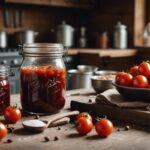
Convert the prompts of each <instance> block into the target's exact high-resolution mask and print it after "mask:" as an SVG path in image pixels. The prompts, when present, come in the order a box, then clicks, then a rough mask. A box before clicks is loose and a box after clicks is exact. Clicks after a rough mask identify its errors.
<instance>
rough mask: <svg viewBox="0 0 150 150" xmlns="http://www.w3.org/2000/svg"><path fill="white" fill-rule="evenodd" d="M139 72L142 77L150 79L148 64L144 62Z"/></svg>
mask: <svg viewBox="0 0 150 150" xmlns="http://www.w3.org/2000/svg"><path fill="white" fill-rule="evenodd" d="M138 72H139V74H141V75H144V76H146V77H149V76H150V64H149V63H148V62H142V63H141V64H139V67H138Z"/></svg>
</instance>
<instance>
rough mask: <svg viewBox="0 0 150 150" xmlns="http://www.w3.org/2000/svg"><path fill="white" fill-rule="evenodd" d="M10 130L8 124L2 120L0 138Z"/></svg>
mask: <svg viewBox="0 0 150 150" xmlns="http://www.w3.org/2000/svg"><path fill="white" fill-rule="evenodd" d="M7 133H8V131H7V128H6V126H5V125H4V124H3V123H1V122H0V140H2V139H3V138H4V137H5V136H6V135H7Z"/></svg>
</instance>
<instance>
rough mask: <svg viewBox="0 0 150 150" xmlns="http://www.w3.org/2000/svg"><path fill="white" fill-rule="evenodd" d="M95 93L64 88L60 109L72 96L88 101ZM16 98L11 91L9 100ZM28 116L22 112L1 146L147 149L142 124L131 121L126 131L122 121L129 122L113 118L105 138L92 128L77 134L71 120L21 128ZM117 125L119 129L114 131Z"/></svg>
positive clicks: (13, 149) (33, 149) (57, 149)
mask: <svg viewBox="0 0 150 150" xmlns="http://www.w3.org/2000/svg"><path fill="white" fill-rule="evenodd" d="M73 94H74V95H73ZM71 95H72V96H71ZM95 95H96V94H95V93H94V91H93V90H92V89H81V90H72V91H69V92H67V100H66V105H65V108H64V109H63V110H62V111H69V110H68V108H70V101H71V100H76V101H82V102H87V103H88V102H89V99H91V100H92V102H94V100H95ZM19 99H20V97H19V95H12V96H11V102H12V104H16V103H17V104H18V105H19V106H20V102H19ZM48 117H49V116H48ZM29 118H33V116H25V117H23V118H22V119H21V120H20V121H19V122H17V124H15V125H14V127H15V130H14V133H11V134H9V135H8V136H7V137H6V138H4V139H3V140H2V141H0V149H1V150H10V149H11V150H20V149H21V150H27V149H28V150H42V149H43V150H77V149H78V150H80V149H82V150H98V149H103V150H108V149H113V150H120V149H121V150H128V149H133V150H134V149H135V150H137V149H138V150H148V149H149V147H150V143H149V139H150V134H149V131H148V129H146V128H144V127H138V126H135V125H131V126H130V127H131V128H130V129H129V130H128V131H125V129H124V127H125V125H129V124H127V123H122V122H119V123H116V122H114V121H113V123H114V125H115V129H114V132H113V134H112V135H110V136H109V137H108V138H100V137H98V136H97V135H96V132H95V130H94V129H93V130H92V132H91V133H89V134H88V135H87V136H80V135H79V134H78V133H77V132H76V130H75V128H74V125H73V124H67V125H64V126H61V127H60V129H59V130H58V127H53V128H48V129H46V131H44V132H43V133H40V134H33V133H29V132H27V131H24V130H23V128H22V121H23V120H26V119H29ZM1 119H2V117H1ZM118 128H119V129H120V131H117V129H118ZM45 136H47V137H49V139H50V141H48V142H45V140H44V137H45ZM55 136H57V137H58V140H57V141H54V137H55ZM7 139H11V140H13V142H12V143H5V141H6V140H7Z"/></svg>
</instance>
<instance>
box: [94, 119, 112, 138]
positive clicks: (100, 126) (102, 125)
mask: <svg viewBox="0 0 150 150" xmlns="http://www.w3.org/2000/svg"><path fill="white" fill-rule="evenodd" d="M95 130H96V132H97V134H98V135H99V136H101V137H107V136H109V135H110V134H111V133H112V132H113V124H112V122H111V121H110V120H108V119H106V118H103V119H100V120H98V121H97V122H96V124H95Z"/></svg>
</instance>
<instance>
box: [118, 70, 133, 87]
mask: <svg viewBox="0 0 150 150" xmlns="http://www.w3.org/2000/svg"><path fill="white" fill-rule="evenodd" d="M132 79H133V76H132V75H131V74H130V73H126V72H119V73H117V74H116V83H117V84H119V85H122V86H131V85H132Z"/></svg>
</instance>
